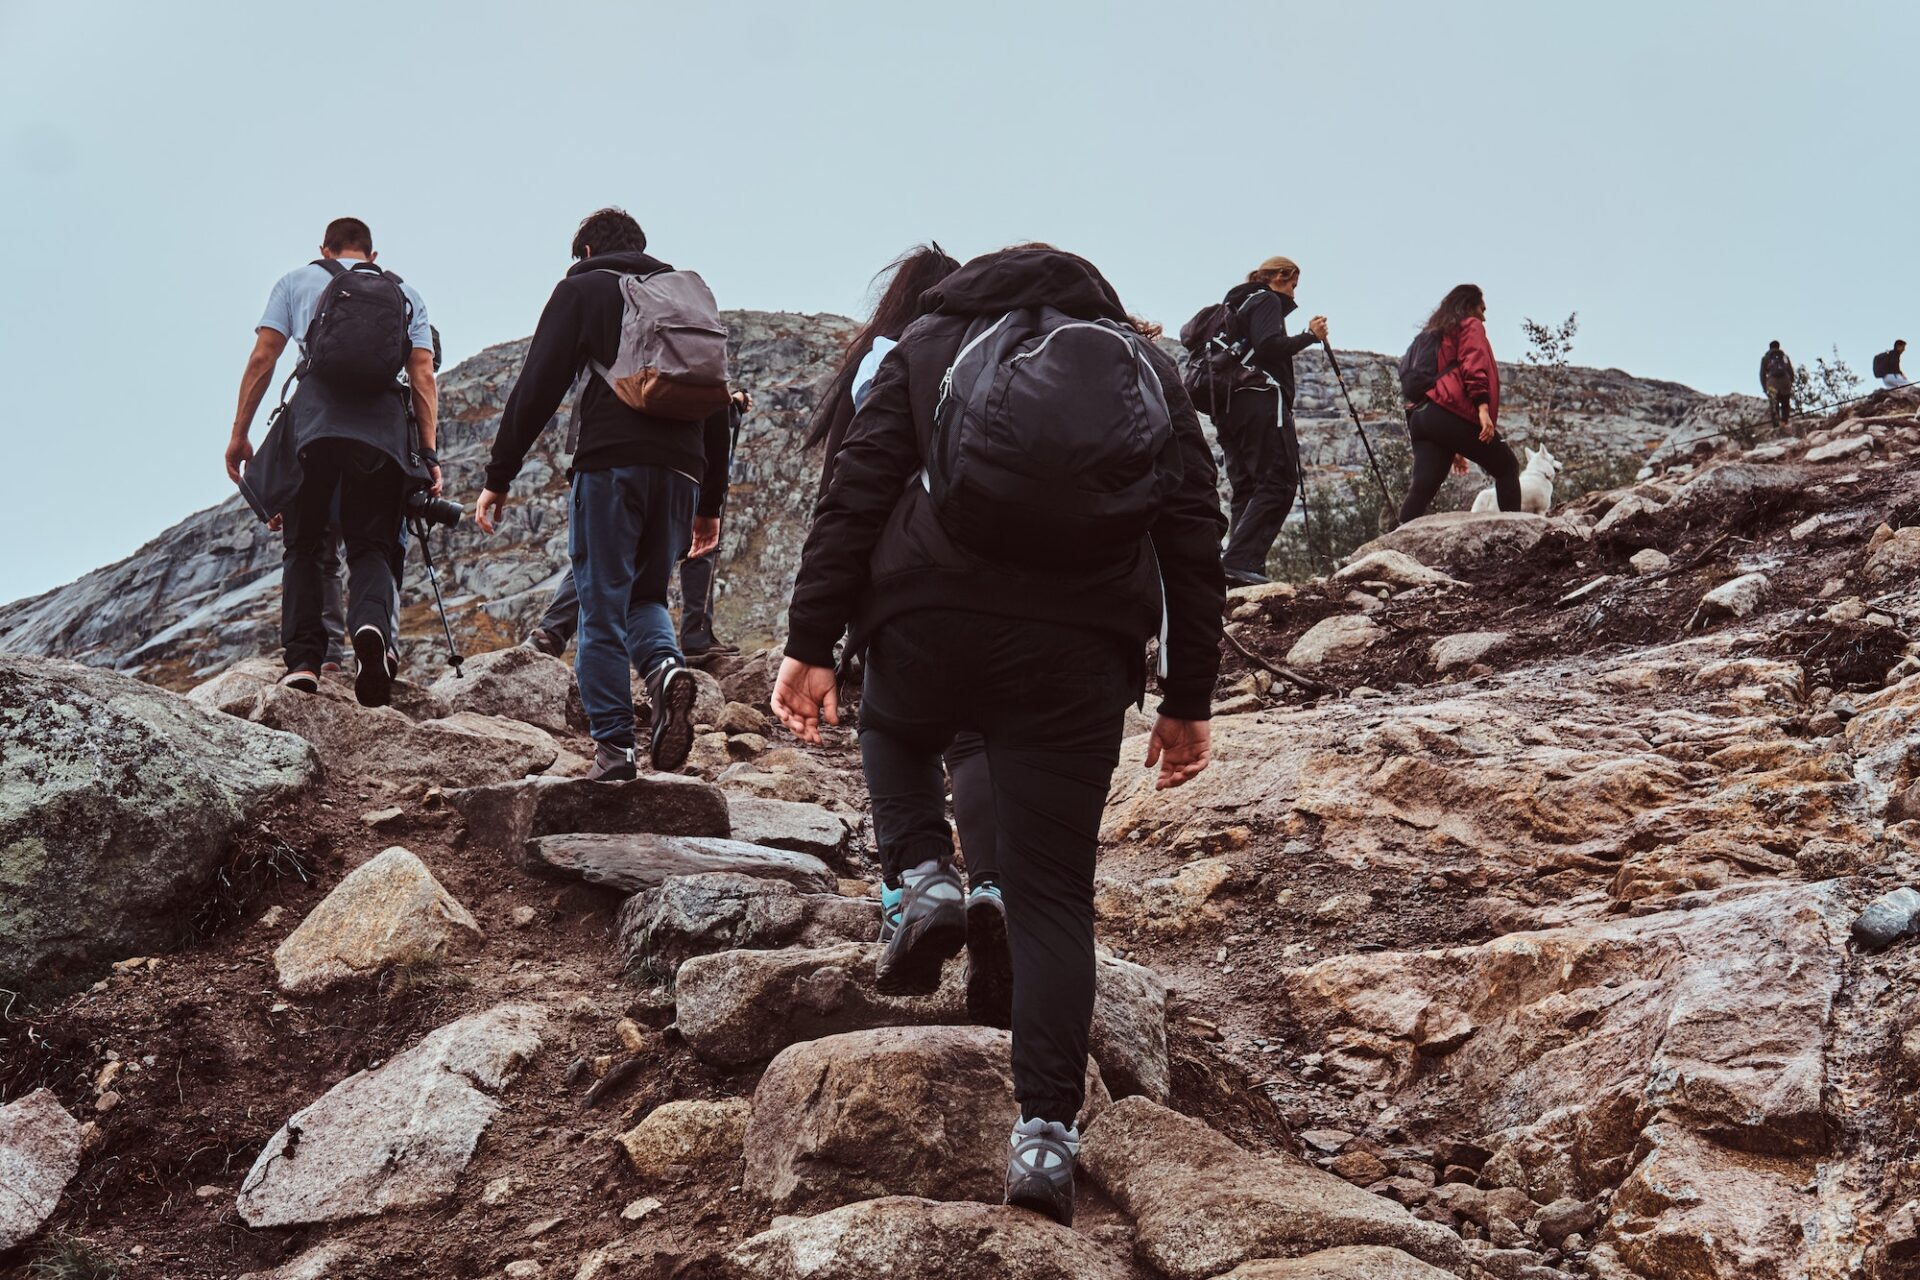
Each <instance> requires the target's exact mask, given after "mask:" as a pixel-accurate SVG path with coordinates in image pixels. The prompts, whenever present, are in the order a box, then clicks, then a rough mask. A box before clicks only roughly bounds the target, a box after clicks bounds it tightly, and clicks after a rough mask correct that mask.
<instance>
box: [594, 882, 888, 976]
mask: <svg viewBox="0 0 1920 1280" xmlns="http://www.w3.org/2000/svg"><path fill="white" fill-rule="evenodd" d="M879 935H880V903H879V902H878V900H876V899H873V898H843V897H840V896H839V895H838V894H826V893H802V892H800V891H799V890H798V889H796V888H794V887H793V886H792V885H791V884H788V883H787V882H786V881H784V880H769V879H763V878H760V877H758V876H751V875H742V874H740V873H739V872H734V871H715V872H708V873H707V874H704V875H694V876H674V877H671V878H670V879H668V880H666V881H664V882H662V883H661V884H660V885H659V886H658V887H657V888H653V889H648V890H645V891H643V892H640V893H636V894H635V895H634V896H633V897H631V898H629V899H627V902H626V904H625V905H624V906H623V907H621V909H620V944H621V947H622V949H624V950H625V951H626V953H627V955H628V956H630V957H631V958H632V959H634V960H635V961H637V962H639V963H641V964H642V965H643V966H644V967H646V968H647V969H649V970H652V971H654V972H657V973H663V974H665V973H672V972H674V971H675V970H677V969H678V968H679V967H680V965H681V963H682V962H683V961H685V960H687V959H688V958H689V957H691V956H699V955H708V954H711V953H712V952H715V951H726V950H730V949H733V948H748V947H750V948H754V949H756V950H770V949H772V948H775V947H782V946H801V947H819V946H831V945H833V944H835V943H843V942H868V941H871V940H872V939H874V938H877V937H879Z"/></svg>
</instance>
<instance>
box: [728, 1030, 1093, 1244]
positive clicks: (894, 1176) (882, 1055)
mask: <svg viewBox="0 0 1920 1280" xmlns="http://www.w3.org/2000/svg"><path fill="white" fill-rule="evenodd" d="M1012 1046H1013V1037H1012V1036H1010V1035H1009V1034H1008V1033H1006V1032H1005V1031H998V1030H994V1029H992V1028H989V1027H883V1028H878V1029H876V1030H871V1031H855V1032H851V1033H848V1034H845V1035H836V1036H827V1037H824V1038H822V1039H819V1040H811V1041H807V1042H806V1043H804V1044H796V1045H794V1046H792V1047H791V1048H789V1049H787V1050H785V1051H784V1052H782V1053H781V1054H780V1056H779V1057H777V1058H775V1059H774V1060H773V1062H772V1064H771V1065H769V1066H768V1067H767V1070H766V1074H765V1075H763V1076H761V1077H760V1086H759V1088H758V1089H756V1090H755V1091H754V1095H753V1119H752V1121H751V1122H750V1123H749V1124H748V1125H747V1132H746V1156H747V1179H746V1184H745V1185H746V1188H747V1190H748V1191H749V1192H750V1193H751V1194H753V1195H755V1196H757V1197H759V1198H760V1199H761V1200H763V1201H765V1202H766V1203H767V1204H769V1205H771V1206H772V1207H773V1208H774V1209H775V1210H777V1211H779V1212H781V1213H812V1212H818V1211H820V1210H822V1209H830V1208H833V1207H835V1206H837V1205H843V1204H847V1203H850V1202H852V1201H855V1200H868V1199H872V1198H874V1197H876V1196H887V1195H911V1196H927V1197H931V1198H938V1199H942V1200H979V1201H983V1202H986V1203H992V1204H997V1203H999V1201H1000V1198H1001V1196H1002V1194H1003V1193H1004V1192H1005V1189H1006V1174H1007V1135H1008V1133H1009V1132H1010V1131H1011V1130H1012V1128H1013V1124H1014V1122H1015V1121H1016V1120H1018V1119H1019V1118H1020V1106H1019V1104H1018V1103H1017V1102H1015V1101H1014V1099H1013V1066H1012V1062H1011V1054H1012ZM1105 1094H1106V1090H1105V1089H1104V1088H1103V1087H1102V1086H1101V1084H1100V1078H1099V1072H1098V1069H1097V1068H1095V1067H1094V1066H1093V1064H1092V1062H1091V1060H1089V1062H1088V1066H1087V1105H1086V1110H1085V1111H1084V1112H1083V1122H1084V1120H1086V1119H1091V1118H1092V1117H1094V1116H1097V1115H1098V1114H1099V1111H1100V1109H1101V1108H1102V1107H1103V1106H1104V1105H1105V1103H1106V1101H1107V1099H1106V1096H1105Z"/></svg>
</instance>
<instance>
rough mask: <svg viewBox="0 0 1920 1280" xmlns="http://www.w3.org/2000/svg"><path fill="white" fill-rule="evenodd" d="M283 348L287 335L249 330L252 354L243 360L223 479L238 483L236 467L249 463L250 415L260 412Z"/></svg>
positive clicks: (285, 347)
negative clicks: (243, 364) (251, 331)
mask: <svg viewBox="0 0 1920 1280" xmlns="http://www.w3.org/2000/svg"><path fill="white" fill-rule="evenodd" d="M286 349H287V335H286V334H284V333H281V332H279V331H278V330H277V329H269V328H267V327H266V326H264V325H262V326H261V327H260V328H258V329H255V330H254V331H253V352H252V354H251V355H249V356H248V357H247V367H246V371H245V372H243V373H242V374H241V375H240V404H239V406H238V408H236V409H235V411H234V415H233V431H232V433H231V434H230V435H229V436H228V437H227V479H229V480H231V481H233V482H234V483H235V484H239V483H240V466H241V464H242V463H245V462H251V461H252V460H253V445H251V444H250V443H248V441H247V433H248V432H249V431H251V430H252V429H253V415H254V414H256V413H258V412H260V402H261V401H262V400H264V399H265V398H266V395H267V386H268V384H269V383H271V382H272V381H273V370H274V367H275V366H276V365H278V364H279V363H280V353H281V352H283V351H285V350H286Z"/></svg>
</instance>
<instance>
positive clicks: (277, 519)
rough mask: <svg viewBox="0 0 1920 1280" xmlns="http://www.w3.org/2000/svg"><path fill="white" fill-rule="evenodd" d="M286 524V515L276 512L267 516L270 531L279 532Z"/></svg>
mask: <svg viewBox="0 0 1920 1280" xmlns="http://www.w3.org/2000/svg"><path fill="white" fill-rule="evenodd" d="M286 524H287V518H286V516H284V515H280V514H278V513H276V514H274V515H271V516H268V517H267V529H268V530H269V531H270V532H273V533H278V532H280V530H282V529H284V528H285V527H286Z"/></svg>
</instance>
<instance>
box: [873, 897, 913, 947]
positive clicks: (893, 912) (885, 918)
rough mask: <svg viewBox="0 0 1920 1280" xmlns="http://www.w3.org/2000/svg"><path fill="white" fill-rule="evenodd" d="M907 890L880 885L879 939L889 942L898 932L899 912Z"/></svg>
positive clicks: (905, 899)
mask: <svg viewBox="0 0 1920 1280" xmlns="http://www.w3.org/2000/svg"><path fill="white" fill-rule="evenodd" d="M906 903H907V891H906V890H905V889H895V888H893V887H891V886H889V885H885V884H882V885H881V886H880V941H881V942H891V941H893V935H894V934H896V933H898V932H900V912H901V909H902V908H904V907H905V906H906Z"/></svg>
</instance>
